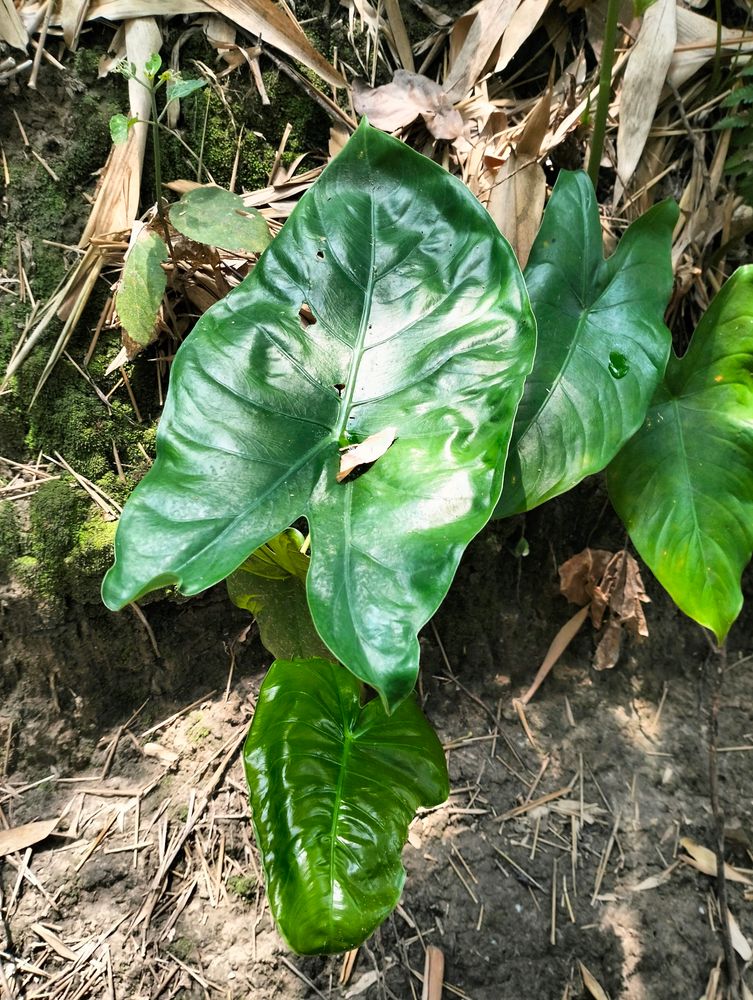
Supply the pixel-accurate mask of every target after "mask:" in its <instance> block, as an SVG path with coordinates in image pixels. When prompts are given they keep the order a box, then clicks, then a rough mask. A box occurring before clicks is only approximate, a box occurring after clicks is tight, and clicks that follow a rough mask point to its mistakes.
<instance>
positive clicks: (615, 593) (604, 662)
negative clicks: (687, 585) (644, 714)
mask: <svg viewBox="0 0 753 1000" xmlns="http://www.w3.org/2000/svg"><path fill="white" fill-rule="evenodd" d="M559 574H560V591H561V592H562V594H563V595H564V596H565V597H566V598H567V599H568V600H569V601H572V602H573V604H580V605H581V606H582V607H583V606H585V605H589V606H590V612H591V621H592V622H593V625H594V628H597V629H600V628H601V627H602V625H604V624H605V619H606V624H605V627H604V630H603V632H602V635H601V638H600V639H599V644H598V646H597V647H596V652H595V654H594V659H593V666H594V669H596V670H609V669H611V668H612V667H614V666H615V664H616V663H617V661H618V659H619V656H620V649H621V647H622V636H623V633H624V631H628V632H629V633H630V634H631V635H634V636H643V637H645V636H647V635H648V625H647V624H646V616H645V615H644V613H643V604H648V603H650V598H649V597H648V595H647V594H646V591H645V588H644V586H643V580H642V578H641V571H640V569H639V568H638V563H637V562H636V561H635V559H634V558H633V557H632V556H631V555H630V553H629V552H626V551H625V550H624V549H623V550H621V551H620V552H617V553H615V554H613V553H611V552H607V551H605V550H604V549H584V550H583V551H582V552H579V553H578V554H577V555H575V556H573V557H572V558H571V559H568V560H567V562H564V563H563V564H562V565H561V566H560V568H559Z"/></svg>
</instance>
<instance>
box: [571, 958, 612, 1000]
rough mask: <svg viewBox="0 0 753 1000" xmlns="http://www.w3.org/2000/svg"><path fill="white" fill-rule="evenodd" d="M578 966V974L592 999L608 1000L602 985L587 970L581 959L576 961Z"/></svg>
mask: <svg viewBox="0 0 753 1000" xmlns="http://www.w3.org/2000/svg"><path fill="white" fill-rule="evenodd" d="M578 968H579V969H580V974H581V976H582V977H583V985H584V986H585V988H586V989H587V990H588V992H589V993H590V994H591V996H592V997H593V1000H609V997H608V996H607V992H606V990H605V989H604V987H603V986H601V984H600V983H599V982H598V980H597V979H596V977H595V976H593V975H592V974H591V973H590V972H589V971H588V969H587V968H586V967H585V965H584V964H583V963H582V962H581V961H579V962H578Z"/></svg>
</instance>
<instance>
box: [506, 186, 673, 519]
mask: <svg viewBox="0 0 753 1000" xmlns="http://www.w3.org/2000/svg"><path fill="white" fill-rule="evenodd" d="M676 219H677V206H676V205H675V204H674V203H673V202H669V201H665V202H662V203H661V204H660V205H656V206H654V208H652V209H651V210H650V211H648V212H646V214H645V215H643V216H641V217H640V218H639V219H637V220H636V221H635V222H634V223H633V224H632V225H631V226H630V228H629V229H628V230H627V232H626V233H625V235H624V236H623V237H622V239H621V240H620V243H619V246H618V248H617V251H616V252H615V253H614V254H613V256H611V257H610V258H609V259H608V260H604V254H603V247H602V238H601V225H600V222H599V210H598V205H597V202H596V196H595V194H594V190H593V185H592V184H591V181H590V180H589V178H588V177H587V175H586V174H584V173H568V172H566V171H561V172H560V174H559V176H558V177H557V183H556V184H555V186H554V191H553V192H552V196H551V198H550V199H549V204H548V205H547V207H546V211H545V212H544V219H543V222H542V224H541V229H540V230H539V234H538V236H537V237H536V241H535V242H534V244H533V247H532V249H531V254H530V257H529V258H528V264H527V266H526V269H525V279H526V285H527V287H528V293H529V295H530V296H531V305H532V307H533V313H534V316H535V317H536V323H537V325H538V342H537V346H536V361H535V363H534V367H533V371H532V372H531V375H530V378H529V379H528V380H527V382H526V386H525V392H524V394H523V398H522V400H521V401H520V407H519V409H518V413H517V416H516V418H515V426H514V428H513V436H512V441H511V444H510V455H509V458H508V461H507V471H506V473H505V485H504V489H503V490H502V497H501V500H500V502H499V505H498V507H497V509H496V511H495V517H507V516H508V515H511V514H517V513H520V512H521V511H526V510H530V509H531V508H532V507H536V506H538V504H541V503H543V502H544V501H545V500H549V499H551V498H552V497H556V496H559V495H560V494H561V493H564V492H565V491H566V490H569V489H570V488H571V487H573V486H575V484H576V483H579V482H580V481H581V479H583V478H584V477H585V476H589V475H591V474H592V473H594V472H599V471H600V470H601V469H603V468H604V467H605V466H606V465H607V463H608V462H610V461H611V459H612V458H613V457H614V456H615V454H616V453H617V452H618V451H619V449H620V448H621V447H622V445H623V444H624V443H625V441H627V440H628V438H629V437H630V436H631V434H634V433H635V432H636V430H637V429H638V428H639V427H640V425H641V422H642V420H643V418H644V417H645V415H646V410H647V409H648V405H649V403H650V401H651V397H652V395H653V392H654V389H655V388H656V386H657V385H658V383H659V380H660V379H661V377H662V375H663V374H664V368H665V366H666V364H667V358H668V356H669V350H670V334H669V330H668V329H667V328H666V326H665V325H664V309H665V307H666V305H667V302H668V300H669V295H670V292H671V290H672V263H671V257H670V248H671V240H672V229H673V227H674V224H675V221H676Z"/></svg>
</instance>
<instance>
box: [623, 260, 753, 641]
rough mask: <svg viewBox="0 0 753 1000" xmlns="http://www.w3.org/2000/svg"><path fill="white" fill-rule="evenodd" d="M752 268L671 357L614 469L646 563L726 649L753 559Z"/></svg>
mask: <svg viewBox="0 0 753 1000" xmlns="http://www.w3.org/2000/svg"><path fill="white" fill-rule="evenodd" d="M751 371H753V266H748V267H742V268H739V269H738V270H737V271H735V273H734V274H733V275H732V277H731V278H730V279H729V281H728V282H727V283H726V284H725V285H724V287H723V288H722V290H721V291H720V292H719V294H718V295H717V296H716V298H715V299H714V301H713V302H712V303H711V305H710V306H709V308H708V309H707V311H706V313H705V314H704V316H703V318H702V319H701V322H700V323H699V324H698V328H697V330H696V331H695V333H694V335H693V339H692V341H691V343H690V347H689V348H688V350H687V352H686V354H685V355H684V356H683V357H682V358H676V357H674V356H673V357H672V358H671V359H670V362H669V365H668V366H667V373H666V376H665V378H664V381H663V383H662V384H661V385H660V386H659V389H658V390H657V392H656V395H655V396H654V399H653V403H652V406H651V409H650V410H649V411H648V415H647V417H646V420H645V423H644V424H643V426H642V427H641V429H640V430H639V431H638V433H637V434H636V435H635V436H634V437H633V438H631V439H630V441H628V443H627V444H626V445H625V447H624V448H623V449H622V451H621V452H620V453H619V455H617V457H616V458H615V459H614V461H613V462H612V464H611V465H610V466H609V469H608V470H607V485H608V488H609V496H610V498H611V500H612V503H613V504H614V506H615V509H616V510H617V513H618V514H619V515H620V517H621V518H622V520H623V522H624V524H625V527H626V528H627V530H628V532H629V534H630V537H631V539H632V541H633V544H634V545H635V547H636V549H637V550H638V552H639V553H640V555H641V557H642V558H643V559H644V560H645V562H646V563H647V564H648V566H649V568H650V569H651V571H652V572H653V573H654V575H655V576H656V577H657V579H658V580H659V582H660V583H661V584H662V586H664V587H666V589H667V590H668V591H669V593H670V596H671V597H672V599H673V600H674V602H675V603H676V604H677V606H678V607H679V608H680V610H681V611H684V612H685V614H686V615H689V616H690V617H691V618H694V619H695V620H696V621H697V622H699V623H700V624H701V625H705V626H706V627H707V628H710V629H711V630H712V631H713V632H714V634H715V635H716V638H717V640H718V641H719V642H721V641H722V640H723V639H724V637H725V636H726V634H727V632H728V631H729V628H730V626H731V625H732V622H733V621H734V620H735V618H736V617H737V616H738V614H739V613H740V608H741V607H742V603H743V595H742V591H741V589H740V577H741V575H742V571H743V569H744V568H745V566H746V565H747V563H748V561H749V560H750V557H751V552H753V422H752V421H751V413H753V384H752V383H753V379H751Z"/></svg>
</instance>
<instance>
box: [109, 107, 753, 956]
mask: <svg viewBox="0 0 753 1000" xmlns="http://www.w3.org/2000/svg"><path fill="white" fill-rule="evenodd" d="M203 197H205V196H203ZM229 210H230V212H231V214H232V212H234V211H235V209H234V208H233V207H232V206H229ZM676 211H677V210H676V207H675V206H674V205H673V204H671V203H669V202H665V203H662V204H660V205H658V206H656V207H655V208H654V209H652V210H651V211H650V212H648V213H647V214H646V215H645V216H644V217H643V218H641V219H639V220H638V221H637V222H635V223H633V225H632V226H631V227H630V228H629V229H628V230H627V232H626V234H625V236H624V237H623V239H622V241H621V243H620V245H619V247H618V249H617V251H616V253H615V254H614V255H613V256H612V257H611V258H609V259H608V260H606V261H605V260H604V257H603V252H602V241H601V230H600V225H599V219H598V207H597V205H596V201H595V198H594V196H593V191H592V190H591V188H590V187H589V182H588V180H587V179H586V177H585V175H581V174H566V173H563V174H561V175H560V178H559V180H558V182H557V184H556V186H555V189H554V192H553V195H552V198H551V200H550V204H549V206H548V208H547V211H546V214H545V218H544V222H543V225H542V229H541V232H540V233H539V236H538V238H537V240H536V243H535V244H534V247H533V250H532V252H531V257H530V260H529V263H528V267H527V268H526V274H525V277H526V280H527V282H528V286H529V289H530V293H531V301H532V304H533V309H534V312H535V314H536V317H537V320H538V324H539V343H538V347H537V348H536V343H535V341H536V336H535V327H534V320H533V315H532V312H531V307H530V305H529V300H528V295H527V292H526V288H525V285H524V282H523V278H522V276H521V274H520V271H519V269H518V266H517V263H516V261H515V259H514V257H513V255H512V252H511V250H510V248H509V246H508V245H507V243H506V242H505V241H504V240H503V239H502V237H501V236H500V235H499V233H498V231H497V229H496V227H495V226H494V224H493V222H492V221H491V219H490V218H489V216H488V215H487V214H486V212H485V211H484V210H483V209H482V208H481V206H480V205H479V204H478V202H476V200H475V199H474V198H473V197H472V196H471V195H470V193H469V192H468V191H467V190H466V189H465V188H464V187H463V186H462V185H461V184H460V183H459V182H458V181H457V180H455V179H454V178H452V177H451V176H450V175H449V174H448V173H446V172H445V171H443V170H442V169H441V168H440V167H439V166H437V165H436V164H434V163H432V162H430V161H429V160H427V159H425V158H424V157H421V156H419V155H418V154H416V153H414V152H413V151H411V150H410V149H408V148H407V147H406V146H404V145H403V144H401V143H399V142H397V141H396V140H394V139H391V138H389V137H387V136H385V135H383V134H381V133H379V132H377V131H375V130H373V129H371V128H370V127H369V126H368V125H367V124H366V123H363V124H362V125H361V126H360V127H359V129H358V131H357V132H356V134H355V136H354V137H353V138H352V139H351V140H350V142H349V143H348V144H347V146H346V147H345V149H344V151H343V152H342V153H341V154H340V156H339V157H337V159H336V160H335V161H333V163H332V164H331V165H330V166H329V167H328V168H327V169H326V170H325V171H324V173H323V174H322V176H321V179H320V180H319V181H318V182H317V183H316V184H315V185H314V187H313V188H312V189H311V190H310V192H309V193H307V194H306V195H305V196H304V198H303V199H302V200H301V202H300V204H299V206H298V207H297V208H296V209H295V211H294V212H293V214H292V215H291V217H290V219H289V221H288V222H287V223H286V224H285V226H284V227H283V229H282V232H281V234H280V235H279V236H278V237H277V238H276V239H275V240H274V241H273V242H272V243H271V245H270V246H269V248H268V249H267V250H266V251H265V252H264V254H263V256H262V258H261V260H260V262H259V263H258V264H257V266H256V267H255V268H254V270H253V271H252V273H251V275H250V276H249V277H248V278H247V279H246V280H245V281H244V282H243V283H242V284H241V285H240V286H238V287H237V288H236V289H234V290H233V291H232V292H230V293H229V295H228V296H227V297H226V298H225V299H224V300H223V301H221V302H219V303H217V305H216V306H214V307H213V308H212V309H210V310H209V311H208V312H207V313H205V315H204V316H203V317H202V319H201V320H200V321H199V323H198V324H197V327H196V329H195V330H194V332H193V333H192V334H191V335H190V337H189V338H188V340H187V342H186V343H185V344H184V345H183V346H182V347H181V348H180V350H179V351H178V354H177V356H176V359H175V362H174V364H173V370H172V374H171V380H170V391H169V395H168V399H167V403H166V406H165V410H164V414H163V417H162V421H161V423H160V428H159V433H158V449H157V458H156V461H155V463H154V466H153V468H152V470H151V471H150V473H149V474H148V475H147V477H146V478H145V479H144V481H143V482H142V483H141V484H140V485H139V487H137V489H136V490H135V492H134V493H133V495H132V496H131V498H130V499H129V501H128V503H127V505H126V508H125V510H124V513H123V516H122V519H121V523H120V526H119V528H118V534H117V538H116V546H115V548H116V562H115V565H114V566H113V567H112V569H111V570H110V571H109V573H108V574H107V577H106V578H105V581H104V584H103V597H104V600H105V603H106V604H107V605H108V606H109V607H110V608H113V609H117V608H120V607H122V606H123V605H125V604H126V603H127V602H129V601H132V600H135V599H136V598H137V597H139V596H140V595H141V594H144V593H146V592H148V591H149V590H152V589H155V588H157V587H162V586H166V585H177V586H178V588H179V589H180V590H181V591H182V592H183V593H185V594H195V593H198V592H199V591H201V590H204V589H205V588H207V587H209V586H211V585H212V584H214V583H217V582H218V581H220V580H223V579H227V584H228V590H229V593H230V596H231V598H232V599H233V601H235V603H236V604H238V605H239V606H241V607H244V608H247V609H248V610H249V611H251V613H253V614H254V615H255V616H256V617H257V620H258V622H259V628H260V635H261V637H262V640H263V641H264V642H265V644H266V645H267V647H268V648H269V649H270V650H271V651H272V652H273V655H275V657H276V662H275V663H274V664H273V665H272V667H271V668H270V671H269V674H268V676H267V679H266V680H265V681H264V684H263V685H262V689H261V693H260V697H259V704H258V706H257V710H256V714H255V718H254V722H253V725H252V728H251V731H250V733H249V737H248V740H247V744H246V749H245V764H246V773H247V777H248V782H249V787H250V790H251V802H252V810H253V820H254V826H255V830H256V834H257V839H258V842H259V846H260V849H261V852H262V857H263V861H264V869H265V873H266V878H267V890H268V895H269V899H270V905H271V908H272V912H273V914H274V916H275V918H276V920H277V922H278V926H279V927H280V929H281V931H282V933H283V935H284V936H285V937H286V939H287V941H288V942H289V944H290V945H291V947H293V948H294V949H296V950H298V951H301V952H321V951H331V950H341V949H346V948H351V947H353V946H355V945H357V944H358V943H359V942H360V941H362V940H363V939H364V938H365V937H366V936H367V935H368V934H369V933H370V932H371V931H372V930H373V929H374V927H375V926H377V925H378V923H379V922H380V921H381V920H382V919H383V918H384V916H385V915H386V914H387V913H388V912H389V910H390V909H391V908H392V907H393V906H394V905H395V903H396V902H397V899H398V897H399V893H400V891H401V888H402V884H403V879H404V871H403V869H402V865H401V863H400V852H401V848H402V845H403V843H404V840H405V836H406V831H407V826H408V823H409V822H410V820H411V818H412V816H413V814H414V812H415V810H416V808H417V807H418V806H419V805H425V806H430V805H434V804H437V803H439V802H440V801H441V800H442V799H443V798H444V797H445V796H446V794H447V787H448V785H447V772H446V766H445V762H444V757H443V754H442V750H441V746H440V744H439V742H438V740H437V738H436V736H435V735H434V733H433V732H432V730H431V729H430V727H429V725H428V723H427V722H426V720H425V719H424V718H423V716H422V715H421V713H420V710H419V708H418V706H417V704H416V703H415V700H414V697H413V696H412V694H411V691H412V688H413V686H414V683H415V679H416V672H417V667H418V640H417V632H418V630H419V629H420V627H421V626H422V625H423V623H424V622H426V621H427V619H428V618H429V617H430V615H431V614H432V613H433V612H434V610H435V609H436V607H437V606H438V604H439V602H440V601H441V600H442V598H443V597H444V595H445V593H446V591H447V589H448V587H449V584H450V582H451V580H452V577H453V574H454V572H455V569H456V567H457V564H458V560H459V559H460V556H461V554H462V552H463V550H464V548H465V547H466V545H467V544H468V542H469V541H470V540H471V538H472V537H473V536H474V535H475V534H476V533H477V532H478V531H479V530H480V529H481V528H482V527H483V525H484V524H485V523H486V521H487V520H488V519H489V517H490V515H491V514H492V511H493V510H494V508H495V505H497V507H496V514H497V515H498V516H502V515H505V514H510V513H515V512H517V511H522V510H528V509H530V508H531V507H533V506H536V505H537V504H540V503H542V502H544V501H545V500H547V499H549V498H551V497H553V496H556V495H557V494H559V493H562V492H563V491H565V490H567V489H569V488H570V487H571V486H573V485H574V484H575V483H577V482H579V481H580V480H581V479H582V478H583V477H584V476H586V475H589V474H591V473H593V472H597V471H599V470H601V469H603V468H604V467H605V466H607V465H608V464H609V463H610V462H611V464H610V465H609V488H610V493H611V495H612V497H613V498H614V502H615V506H616V507H617V510H618V512H619V513H620V514H621V515H622V517H623V518H624V520H625V522H626V524H627V527H628V529H629V531H630V534H631V536H632V537H633V539H634V541H635V543H636V546H637V548H638V550H639V551H640V552H641V553H642V554H643V555H644V557H645V558H646V560H647V562H648V563H649V565H650V566H651V567H652V568H653V569H654V571H655V573H656V574H657V576H658V577H659V579H660V580H661V581H662V582H663V583H664V584H665V585H666V586H667V588H668V589H669V590H670V593H672V594H673V596H674V597H675V599H676V600H677V602H678V604H679V605H680V607H682V608H683V610H686V611H687V612H688V614H690V615H692V616H693V617H695V618H696V619H697V620H699V621H700V622H702V623H703V624H705V625H708V626H709V627H711V628H712V629H713V630H714V632H715V633H716V635H717V637H718V638H719V639H721V638H723V636H724V635H725V634H726V631H727V629H728V628H729V625H730V623H731V621H732V620H733V619H734V617H735V615H736V614H737V612H738V611H739V607H740V600H741V598H740V592H739V578H740V572H741V570H742V568H743V566H744V565H745V563H746V562H747V561H748V559H749V558H750V554H751V548H753V530H751V528H750V523H751V515H753V474H752V473H751V471H750V470H751V468H753V432H751V429H750V424H751V420H750V416H749V415H750V412H751V408H752V407H753V389H752V388H751V386H750V378H751V375H750V373H751V370H753V295H752V293H751V286H752V285H753V269H743V270H741V271H740V272H738V274H737V275H736V276H735V277H734V278H733V279H732V280H731V281H730V282H729V284H728V285H727V287H726V288H725V289H724V290H723V291H722V292H721V294H720V295H719V297H718V298H717V300H716V301H715V302H714V303H713V304H712V306H711V308H710V310H709V312H708V313H707V315H706V317H705V318H704V320H703V321H702V323H701V325H700V326H699V328H698V330H697V332H696V335H695V337H694V340H693V344H692V345H691V348H690V350H689V352H688V354H687V356H686V357H685V358H683V359H681V360H677V359H676V358H672V359H671V360H670V363H669V368H668V370H667V373H666V376H665V367H666V365H667V358H668V357H669V353H670V337H669V331H668V330H667V328H666V327H665V326H664V322H663V312H664V308H665V306H666V303H667V300H668V297H669V294H670V291H671V279H672V274H671V266H670V245H671V233H672V228H673V225H674V222H675V219H676ZM189 214H190V213H189ZM176 217H177V218H180V217H181V212H180V211H178V212H177V216H176ZM312 317H313V320H314V322H313V323H311V319H312ZM534 352H535V353H536V357H535V367H533V373H532V374H531V375H530V378H528V381H527V383H526V378H527V377H528V376H529V373H530V372H531V368H532V366H533V365H534ZM662 380H663V381H662ZM524 383H525V391H524ZM521 396H522V397H523V398H522V402H521V403H520V407H519V408H518V404H519V402H520V401H521ZM652 397H653V399H652ZM647 411H648V413H647ZM516 413H517V416H516ZM641 425H642V426H641ZM511 436H512V450H511V458H510V461H509V463H508V469H507V473H505V463H506V458H507V451H508V445H509V444H510V440H511ZM375 440H381V441H383V445H382V447H381V448H380V449H378V450H377V452H376V453H375V454H374V455H373V456H372V457H371V458H369V459H368V461H367V463H366V464H365V465H362V466H360V467H356V468H355V469H354V470H353V471H348V472H347V474H346V472H345V471H341V461H342V459H343V457H344V453H345V452H348V457H349V458H351V459H352V458H353V455H354V452H353V446H354V445H358V444H359V443H363V442H370V443H373V442H374V441H375ZM503 480H504V482H505V486H504V490H502V485H503ZM501 492H502V497H501V500H500V493H501ZM302 517H305V518H306V520H307V523H308V527H309V531H310V539H307V540H305V539H304V536H303V535H302V534H301V533H300V532H299V531H298V530H297V529H296V528H295V527H292V526H293V525H294V522H296V521H297V520H298V519H299V518H302ZM309 542H310V547H311V557H310V558H309V556H308V554H307V550H308V544H309ZM338 661H339V662H338ZM340 664H342V665H340ZM346 668H347V669H346ZM361 682H364V683H365V684H368V685H370V686H371V687H373V688H374V689H375V690H376V692H377V693H378V695H379V697H375V698H371V699H370V700H369V698H368V695H367V693H366V689H365V687H364V683H361Z"/></svg>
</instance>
